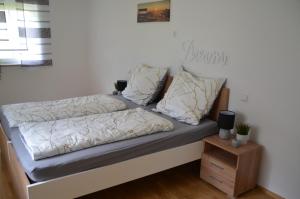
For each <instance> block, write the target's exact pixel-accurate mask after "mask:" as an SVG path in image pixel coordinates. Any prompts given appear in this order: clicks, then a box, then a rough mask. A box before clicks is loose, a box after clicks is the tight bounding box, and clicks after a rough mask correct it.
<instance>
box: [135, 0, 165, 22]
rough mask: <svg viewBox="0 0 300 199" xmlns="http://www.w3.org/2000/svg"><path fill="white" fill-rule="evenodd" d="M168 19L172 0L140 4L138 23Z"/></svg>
mask: <svg viewBox="0 0 300 199" xmlns="http://www.w3.org/2000/svg"><path fill="white" fill-rule="evenodd" d="M167 21H170V0H163V1H155V2H149V3H141V4H138V14H137V22H138V23H143V22H167Z"/></svg>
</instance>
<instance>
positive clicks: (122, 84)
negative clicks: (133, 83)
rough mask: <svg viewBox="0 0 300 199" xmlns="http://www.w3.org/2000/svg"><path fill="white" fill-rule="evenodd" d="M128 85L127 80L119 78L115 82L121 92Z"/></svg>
mask: <svg viewBox="0 0 300 199" xmlns="http://www.w3.org/2000/svg"><path fill="white" fill-rule="evenodd" d="M126 87H127V80H118V81H117V82H116V83H115V88H116V90H117V91H118V92H119V93H120V92H122V91H123V90H125V88H126Z"/></svg>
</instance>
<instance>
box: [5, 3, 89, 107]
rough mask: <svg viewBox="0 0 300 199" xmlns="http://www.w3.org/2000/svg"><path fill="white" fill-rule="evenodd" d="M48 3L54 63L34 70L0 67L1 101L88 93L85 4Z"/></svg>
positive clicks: (62, 96) (56, 97)
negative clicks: (0, 68)
mask: <svg viewBox="0 0 300 199" xmlns="http://www.w3.org/2000/svg"><path fill="white" fill-rule="evenodd" d="M50 3H51V27H52V29H51V31H52V52H53V61H54V65H53V66H52V67H42V68H35V69H33V68H31V69H24V68H20V67H14V68H2V74H1V76H2V78H1V80H0V104H7V103H14V102H25V101H30V100H47V99H58V98H64V97H71V96H80V95H85V94H87V93H90V92H89V91H90V89H89V88H90V82H89V77H88V75H89V72H88V65H87V37H86V36H87V25H86V24H87V23H86V21H87V14H88V11H87V10H86V9H87V4H86V2H85V1H82V0H51V1H50ZM66 12H67V13H68V14H66Z"/></svg>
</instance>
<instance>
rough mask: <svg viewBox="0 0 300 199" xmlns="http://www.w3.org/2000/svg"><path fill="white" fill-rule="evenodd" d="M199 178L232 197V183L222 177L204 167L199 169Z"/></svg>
mask: <svg viewBox="0 0 300 199" xmlns="http://www.w3.org/2000/svg"><path fill="white" fill-rule="evenodd" d="M200 177H201V178H202V179H203V180H205V181H206V182H208V183H210V184H211V185H213V186H215V187H216V188H218V189H220V190H221V191H223V192H225V193H227V194H229V195H233V193H234V183H233V182H232V181H230V180H228V179H226V178H224V177H223V176H220V175H218V174H217V173H215V172H213V171H212V170H210V169H208V168H206V167H201V172H200Z"/></svg>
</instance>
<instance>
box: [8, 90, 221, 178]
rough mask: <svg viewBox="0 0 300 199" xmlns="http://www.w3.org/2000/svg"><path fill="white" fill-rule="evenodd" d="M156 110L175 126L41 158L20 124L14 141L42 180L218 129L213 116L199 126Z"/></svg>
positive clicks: (33, 173)
mask: <svg viewBox="0 0 300 199" xmlns="http://www.w3.org/2000/svg"><path fill="white" fill-rule="evenodd" d="M118 98H120V99H122V100H124V101H125V102H126V103H127V104H128V106H129V108H135V107H138V105H136V104H134V103H132V102H129V101H127V100H125V99H124V98H122V97H121V96H118ZM153 107H155V105H150V106H147V107H143V108H144V109H146V110H149V111H150V110H151V109H152V108H153ZM155 114H158V115H160V116H162V117H164V118H166V119H168V120H170V121H171V122H173V124H174V126H175V128H174V130H173V131H169V132H160V133H155V134H151V135H147V136H141V137H137V138H133V139H128V140H123V141H118V142H114V143H110V144H105V145H99V146H96V147H91V148H88V149H84V150H80V151H76V152H72V153H68V154H64V155H59V156H55V157H51V158H47V159H43V160H38V161H34V160H32V159H31V157H30V155H29V153H28V151H27V150H26V148H25V146H24V144H23V142H22V139H21V136H20V133H19V130H18V128H12V129H9V130H10V137H11V141H12V143H13V145H14V148H15V150H16V153H17V156H18V159H19V160H20V162H21V164H22V166H23V168H24V169H25V171H26V173H27V175H28V177H29V178H30V179H31V180H32V181H33V182H42V181H46V180H50V179H54V178H57V177H62V176H66V175H70V174H74V173H78V172H82V171H86V170H89V169H94V168H97V167H101V166H106V165H110V164H114V163H117V162H121V161H125V160H128V159H132V158H135V157H138V156H142V155H146V154H150V153H154V152H158V151H161V150H166V149H169V148H173V147H178V146H182V145H185V144H189V143H193V142H196V141H199V140H201V139H203V138H204V137H206V136H209V135H213V134H215V133H216V132H217V124H216V122H214V121H211V120H209V119H205V120H203V121H201V123H200V125H198V126H191V125H188V124H184V123H181V122H178V121H176V120H174V119H172V118H170V117H168V116H165V115H162V114H159V113H155ZM4 128H5V127H4ZM5 130H6V129H5ZM6 131H7V130H6Z"/></svg>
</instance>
